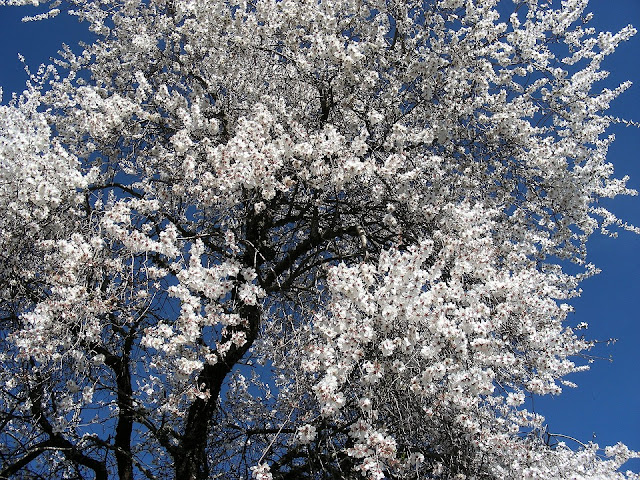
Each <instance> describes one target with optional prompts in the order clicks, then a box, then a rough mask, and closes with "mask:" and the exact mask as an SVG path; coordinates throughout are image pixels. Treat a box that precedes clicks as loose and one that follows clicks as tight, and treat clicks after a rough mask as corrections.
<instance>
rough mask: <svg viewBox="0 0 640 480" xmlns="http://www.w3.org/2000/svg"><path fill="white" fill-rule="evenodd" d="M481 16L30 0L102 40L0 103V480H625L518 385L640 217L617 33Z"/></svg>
mask: <svg viewBox="0 0 640 480" xmlns="http://www.w3.org/2000/svg"><path fill="white" fill-rule="evenodd" d="M6 3H29V2H6ZM498 3H499V2H498V1H497V0H484V1H482V2H480V1H477V2H476V1H472V0H467V1H463V0H441V1H436V0H433V1H420V2H412V1H409V2H407V1H398V2H396V1H389V0H386V1H360V0H343V1H342V0H332V1H329V2H324V1H303V0H282V1H266V0H265V1H262V0H258V1H253V2H240V3H235V2H210V1H182V0H162V1H160V0H150V1H146V2H139V1H135V0H134V1H130V0H126V1H121V0H102V1H100V2H85V1H80V0H78V1H74V0H70V1H68V2H55V3H52V4H49V7H50V8H49V9H48V10H46V9H45V10H44V12H45V13H44V14H43V16H51V15H55V14H57V13H58V12H59V10H60V9H62V10H65V9H66V10H69V12H70V13H73V14H74V15H77V16H78V17H79V18H80V19H81V20H83V21H85V22H87V23H88V25H89V26H90V29H91V31H92V32H93V33H94V34H95V36H96V37H95V40H94V41H93V42H92V43H90V44H87V45H84V46H83V47H82V50H81V51H80V52H74V50H73V49H71V48H66V49H64V50H63V51H62V52H61V56H60V58H59V59H58V60H57V61H56V64H55V65H54V66H50V67H48V68H45V69H43V70H42V71H41V73H40V74H39V75H36V76H34V77H33V79H32V81H31V83H30V84H29V86H28V89H27V90H26V91H25V93H24V94H23V96H21V97H20V98H18V99H16V100H15V101H13V102H12V103H10V104H9V105H6V106H2V107H0V176H1V178H2V182H1V183H0V222H1V223H0V225H1V228H0V242H2V244H1V247H2V248H1V249H0V250H1V251H2V263H1V264H0V268H1V269H2V274H1V275H0V278H1V280H0V299H1V300H0V302H1V303H0V307H1V309H2V310H1V311H2V335H3V339H6V341H4V342H3V344H2V352H1V353H0V355H2V357H1V358H2V360H3V363H4V365H5V368H4V370H3V371H2V372H0V412H1V413H0V421H1V422H2V425H3V427H2V429H0V438H2V441H0V445H2V446H1V447H0V455H1V456H2V459H3V465H5V466H3V467H0V468H2V470H0V478H4V477H9V476H11V475H14V474H19V472H20V474H22V473H24V474H25V475H31V476H36V475H41V476H45V477H48V478H66V477H68V476H73V475H75V476H76V477H78V478H84V476H86V475H89V476H94V477H95V478H99V479H107V478H120V479H132V478H143V477H146V478H150V479H164V478H176V479H189V480H190V479H194V480H195V479H198V480H200V479H205V478H220V477H224V478H247V476H250V475H253V477H254V478H256V479H260V480H266V479H278V478H279V479H286V478H326V479H329V478H331V479H335V478H369V479H383V478H390V479H391V478H398V479H409V478H442V479H444V478H458V479H462V478H474V479H484V478H504V479H513V478H531V479H534V478H535V479H561V478H566V479H569V478H585V479H587V478H588V479H601V478H627V476H625V475H623V474H622V473H618V469H619V467H620V466H621V465H622V464H623V463H624V462H625V461H626V460H627V459H628V458H630V457H632V456H634V455H635V454H634V453H633V452H630V451H629V450H628V449H627V448H626V447H625V446H623V445H621V444H619V445H617V446H614V447H609V448H607V449H606V450H605V451H604V457H603V456H601V453H602V452H600V451H599V450H598V446H597V445H595V444H589V445H585V447H584V448H583V449H580V450H579V451H573V450H571V449H569V448H568V447H567V446H566V445H565V444H564V443H557V442H556V440H555V439H553V438H550V437H548V436H545V432H544V428H543V426H544V419H543V418H542V417H541V416H540V415H538V414H536V413H533V412H530V411H528V410H527V408H526V405H525V400H526V398H527V396H529V395H532V394H539V395H547V394H559V393H561V391H562V388H563V386H565V385H567V384H569V382H567V381H566V380H565V377H566V375H567V374H569V373H572V372H576V371H580V370H584V369H586V366H585V365H584V362H582V361H581V360H580V358H581V357H580V356H581V354H583V353H584V352H585V351H586V350H588V349H589V348H590V347H591V346H592V344H591V343H590V342H589V341H587V340H585V339H584V337H583V336H582V335H581V334H580V332H578V331H577V330H578V329H577V328H571V327H570V326H569V324H568V322H567V313H568V312H569V311H570V307H569V306H568V305H567V304H566V303H564V302H565V301H566V300H567V299H569V298H571V297H572V296H575V295H577V294H578V292H579V290H578V285H579V282H580V281H581V280H582V279H583V278H585V277H586V276H589V275H592V274H593V273H595V272H596V268H595V267H594V266H592V265H589V264H585V258H586V242H587V240H588V238H589V236H590V235H591V234H592V233H593V232H595V231H597V230H601V231H603V232H605V233H606V232H608V231H609V229H610V228H611V227H612V226H617V227H622V228H629V229H633V227H630V226H627V225H625V224H624V223H622V222H621V221H620V220H618V219H617V218H616V217H615V216H614V215H613V214H612V213H610V212H609V211H607V210H606V209H605V208H603V207H601V206H600V205H599V204H598V201H599V199H602V198H605V197H607V198H610V197H615V196H617V195H621V194H635V192H633V191H631V190H629V189H627V187H626V186H625V183H626V178H622V179H616V178H614V177H613V167H612V165H611V164H610V163H608V162H607V160H606V157H607V150H608V147H609V145H610V144H611V142H612V140H613V137H612V136H610V135H608V134H607V128H608V126H609V125H610V124H611V122H612V121H614V119H612V118H611V117H610V116H608V115H607V113H606V111H607V108H608V106H609V103H610V102H611V101H612V100H613V99H614V98H616V97H617V96H618V95H620V94H621V93H622V92H623V91H624V90H625V89H626V88H628V86H629V83H624V84H622V85H620V86H619V87H618V88H616V89H614V90H608V89H604V90H599V89H597V88H596V82H597V81H598V80H601V79H603V78H604V77H606V72H605V71H603V70H602V69H601V63H602V61H603V60H604V58H605V57H606V56H607V55H609V54H611V53H613V51H614V50H615V48H616V46H617V45H618V44H619V43H620V42H623V41H624V40H626V39H628V38H629V37H630V36H631V35H633V34H634V33H635V30H634V29H633V28H632V27H630V26H629V27H626V28H624V29H623V30H621V31H620V32H619V33H617V34H611V33H608V32H604V33H598V32H595V31H594V29H592V28H590V27H589V19H590V16H589V15H588V14H587V13H586V12H585V9H586V6H587V5H586V4H587V2H586V1H585V0H568V1H564V2H562V5H561V6H559V7H558V8H555V7H553V6H551V5H549V4H547V3H543V2H538V1H537V0H527V1H523V2H518V3H515V4H514V5H513V6H511V4H509V5H506V6H505V5H501V6H500V9H498V6H499V5H498ZM503 3H506V2H503ZM507 9H509V13H508V14H506V15H505V14H504V12H505V11H506V10H507ZM567 262H573V263H575V264H577V265H581V266H582V267H583V268H582V271H581V273H579V274H571V273H568V272H566V271H565V270H564V269H563V266H564V265H566V263H567ZM96 421H100V422H101V423H102V425H103V426H101V427H96ZM25 472H29V473H25ZM358 476H359V477H358ZM628 477H629V478H632V477H633V474H629V475H628Z"/></svg>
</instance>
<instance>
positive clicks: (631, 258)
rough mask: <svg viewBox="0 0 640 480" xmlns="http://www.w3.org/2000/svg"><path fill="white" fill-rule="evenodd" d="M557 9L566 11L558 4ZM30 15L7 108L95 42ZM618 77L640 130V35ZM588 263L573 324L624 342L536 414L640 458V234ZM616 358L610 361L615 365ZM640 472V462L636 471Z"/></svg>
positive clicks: (8, 21) (9, 19)
mask: <svg viewBox="0 0 640 480" xmlns="http://www.w3.org/2000/svg"><path fill="white" fill-rule="evenodd" d="M553 4H559V1H558V0H553ZM588 10H589V11H592V12H593V13H594V19H593V21H592V22H591V23H590V24H591V25H592V26H595V27H596V28H597V29H598V30H608V31H612V32H615V31H618V30H619V29H620V28H622V27H624V26H625V25H627V24H629V23H630V24H632V25H635V26H636V27H637V28H640V0H591V2H590V6H589V9H588ZM35 11H36V10H34V9H33V8H31V7H26V8H24V7H22V8H18V7H0V86H1V87H2V88H3V90H4V95H3V102H2V103H7V101H8V100H9V99H10V98H11V93H13V92H20V91H22V89H23V88H24V84H25V81H26V80H27V75H26V73H25V71H24V67H23V65H22V64H21V63H20V61H19V60H18V53H21V54H22V55H23V56H24V57H25V62H26V64H27V65H28V66H29V67H30V69H31V71H32V72H36V71H37V70H38V66H39V65H40V64H41V63H48V62H49V59H50V58H51V57H53V56H55V55H56V52H57V51H58V50H59V49H60V47H61V45H62V44H63V43H66V44H68V45H70V46H73V47H77V43H78V41H79V40H81V39H88V38H90V37H89V36H88V34H87V32H86V28H85V27H83V26H82V25H80V24H79V23H78V22H77V20H76V19H75V18H72V17H69V16H68V15H66V14H65V13H62V14H61V15H59V16H58V17H57V18H55V19H53V20H47V21H44V22H29V23H22V22H21V21H20V18H21V17H22V16H23V15H24V14H25V12H26V14H33V12H35ZM603 67H604V68H605V69H607V70H609V71H610V72H611V75H610V76H609V78H608V79H607V80H606V81H603V82H600V83H599V84H598V85H599V86H601V87H603V88H604V87H608V88H614V87H615V86H617V85H618V84H619V83H621V82H622V81H625V80H631V81H633V82H634V85H633V86H632V87H631V88H630V89H629V90H628V91H627V92H626V93H625V94H624V95H623V96H622V97H620V98H618V99H617V100H616V101H615V102H614V103H613V104H612V109H611V114H612V115H614V116H618V117H622V118H626V119H632V120H635V121H637V122H640V34H638V35H636V36H635V37H634V38H632V39H631V41H629V42H627V43H625V44H623V45H622V46H621V47H620V48H619V49H618V51H616V52H615V54H614V55H613V56H611V57H609V58H608V59H607V61H605V63H604V65H603ZM612 131H613V133H615V134H616V142H615V143H614V144H613V146H612V148H611V149H610V151H609V160H610V161H611V162H612V163H613V164H614V165H615V169H616V176H617V177H621V176H623V175H629V176H630V177H631V180H630V182H629V185H630V186H631V187H632V188H635V189H638V190H640V161H639V160H640V159H639V154H640V129H638V128H635V127H625V126H622V125H618V126H614V127H613V128H612ZM606 206H608V207H610V209H611V210H612V211H613V212H614V213H615V214H616V215H618V216H619V217H620V218H622V219H623V220H625V221H627V222H629V223H632V224H635V225H638V226H640V197H625V198H619V199H616V200H614V201H612V202H608V203H607V204H606ZM588 260H589V261H590V262H592V263H594V264H595V265H596V266H598V267H599V268H601V269H602V273H600V274H599V275H598V276H596V277H594V278H591V279H588V280H586V281H585V282H584V283H583V285H582V290H583V294H582V296H581V297H580V298H578V299H576V300H574V301H573V302H572V303H573V305H574V306H575V309H576V312H575V313H574V314H572V318H570V322H571V323H572V324H574V325H575V324H577V323H579V322H587V323H588V324H589V327H590V328H589V331H588V336H589V338H594V339H602V340H606V339H608V338H616V339H617V341H616V342H615V343H614V344H611V345H608V346H607V345H605V344H603V345H599V346H598V347H597V348H596V349H595V350H594V351H592V353H593V354H594V355H595V356H599V357H602V358H603V359H602V360H596V361H595V363H594V364H593V365H592V367H591V371H590V372H586V373H581V374H577V375H574V376H572V377H570V380H572V381H574V382H576V383H577V384H578V388H576V389H566V390H565V392H564V393H563V394H562V395H560V396H558V397H544V398H540V397H536V399H535V400H534V407H535V409H536V411H537V412H539V413H541V414H543V415H544V416H545V417H546V418H547V422H548V424H549V431H550V432H552V433H562V434H566V435H569V436H572V437H575V438H577V439H579V440H581V441H584V442H588V441H590V440H592V439H593V440H594V441H596V442H597V443H599V444H600V445H601V446H604V445H613V444H615V443H616V442H618V441H621V442H623V443H625V444H627V446H629V447H630V448H632V449H635V450H640V322H639V321H638V320H639V318H640V315H639V313H638V312H640V235H635V234H632V233H629V232H621V233H620V236H619V238H617V239H612V238H607V237H603V236H601V235H599V234H596V235H594V236H593V237H592V239H591V242H590V248H589V258H588ZM609 358H611V361H610V360H609ZM627 467H628V468H631V469H633V470H634V471H636V472H640V460H633V461H632V462H629V463H628V464H627Z"/></svg>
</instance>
